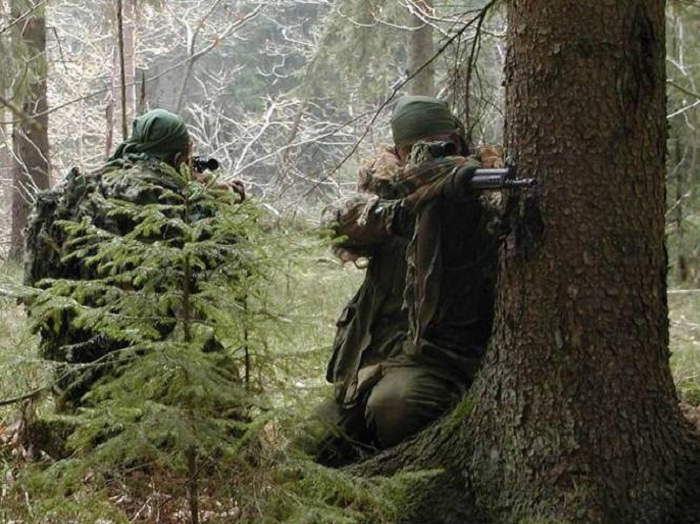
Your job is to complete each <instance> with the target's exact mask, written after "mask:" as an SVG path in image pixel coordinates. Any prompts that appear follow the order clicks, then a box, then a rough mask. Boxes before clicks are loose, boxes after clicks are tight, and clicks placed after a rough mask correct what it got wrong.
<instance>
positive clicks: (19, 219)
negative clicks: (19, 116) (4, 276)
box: [10, 2, 50, 260]
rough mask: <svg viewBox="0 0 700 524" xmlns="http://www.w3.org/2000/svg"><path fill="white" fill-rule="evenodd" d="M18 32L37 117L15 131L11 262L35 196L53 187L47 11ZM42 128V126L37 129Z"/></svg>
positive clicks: (26, 106)
mask: <svg viewBox="0 0 700 524" xmlns="http://www.w3.org/2000/svg"><path fill="white" fill-rule="evenodd" d="M22 7H23V3H22V2H14V3H13V4H12V14H13V17H14V18H15V19H16V18H17V17H19V16H21V15H22V14H23V13H24V10H23V9H22ZM13 31H14V33H13V34H14V38H15V42H16V44H17V45H16V48H19V47H20V45H21V44H24V46H26V53H28V57H29V59H28V60H27V63H29V64H31V72H30V73H29V74H30V75H31V78H32V79H33V80H32V81H31V82H30V84H29V85H28V86H27V88H26V90H25V93H24V100H23V103H22V111H23V112H24V113H25V114H27V115H31V116H33V122H32V123H30V122H27V121H22V122H20V123H18V124H15V125H14V127H13V132H12V138H13V148H14V157H15V158H14V166H13V175H12V178H13V190H12V232H11V239H10V258H12V259H15V260H20V259H21V258H22V253H23V250H24V227H25V225H26V223H27V218H28V217H29V213H30V210H31V205H32V201H33V196H34V194H35V193H36V191H37V190H39V189H46V188H48V187H49V185H50V178H49V177H50V163H49V135H48V126H49V117H48V115H47V114H46V112H47V110H48V103H47V100H46V71H47V60H46V19H45V18H44V8H43V7H40V8H38V9H36V10H35V11H34V12H33V13H32V14H31V15H29V16H27V17H26V18H25V19H24V20H23V21H22V22H21V23H19V24H17V25H16V26H15V28H14V29H13ZM37 124H38V125H37Z"/></svg>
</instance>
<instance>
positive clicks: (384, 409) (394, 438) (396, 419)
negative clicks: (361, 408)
mask: <svg viewBox="0 0 700 524" xmlns="http://www.w3.org/2000/svg"><path fill="white" fill-rule="evenodd" d="M411 415H412V413H411V406H410V400H409V399H408V398H407V394H406V392H405V391H397V390H392V389H390V388H386V387H382V386H381V382H380V383H379V384H377V385H376V386H375V387H374V388H373V389H372V392H371V394H370V396H369V398H368V399H367V406H366V408H365V419H366V420H367V425H368V426H369V427H370V428H371V429H372V430H373V432H374V433H375V435H376V438H377V440H378V441H379V443H380V444H381V446H382V447H390V446H393V445H395V444H397V443H399V442H400V441H402V440H403V439H404V438H406V437H407V436H408V435H409V434H410V433H411V431H410V426H412V425H413V424H414V422H415V421H414V420H413V417H412V416H411Z"/></svg>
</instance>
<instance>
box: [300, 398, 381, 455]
mask: <svg viewBox="0 0 700 524" xmlns="http://www.w3.org/2000/svg"><path fill="white" fill-rule="evenodd" d="M364 411H365V407H364V403H360V404H358V405H356V406H352V407H345V406H341V405H339V404H337V403H336V402H334V401H328V402H326V403H324V404H322V405H321V406H320V407H319V408H318V410H317V416H318V419H319V421H320V424H321V432H322V435H321V437H320V438H318V439H316V442H317V444H316V445H315V447H316V449H315V450H314V452H313V453H312V454H313V455H315V457H316V461H317V462H319V463H320V464H323V465H325V466H341V465H343V464H347V463H350V462H353V461H355V460H357V459H358V458H359V457H360V456H361V454H362V452H363V450H365V451H369V450H371V449H373V447H372V446H371V433H370V431H369V430H368V429H367V424H366V423H365V414H364Z"/></svg>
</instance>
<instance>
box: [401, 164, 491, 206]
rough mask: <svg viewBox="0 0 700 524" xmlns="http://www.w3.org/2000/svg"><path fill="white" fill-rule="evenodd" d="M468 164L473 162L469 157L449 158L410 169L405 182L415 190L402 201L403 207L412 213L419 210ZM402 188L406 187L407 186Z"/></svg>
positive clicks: (439, 193)
mask: <svg viewBox="0 0 700 524" xmlns="http://www.w3.org/2000/svg"><path fill="white" fill-rule="evenodd" d="M470 162H475V160H474V159H473V158H470V157H463V156H450V157H445V158H441V159H440V160H439V161H436V162H426V163H425V164H421V165H419V166H416V167H415V168H412V169H411V171H412V172H413V173H412V175H410V176H408V177H407V178H406V182H411V183H412V184H413V187H415V189H414V190H413V191H412V192H411V193H410V194H408V195H407V196H406V197H405V198H404V199H403V203H402V204H403V206H404V207H406V208H408V209H410V210H412V211H416V210H418V209H420V208H421V207H422V206H423V205H425V204H426V203H427V202H430V201H431V200H433V199H435V198H436V197H438V196H439V195H441V194H442V193H443V186H444V185H445V183H446V182H448V181H449V180H450V179H451V178H453V175H454V174H455V173H456V172H458V171H459V170H460V168H462V167H464V166H465V165H467V164H468V163H470ZM477 165H478V162H477ZM472 176H473V175H472ZM404 186H405V187H407V186H408V184H405V185H404Z"/></svg>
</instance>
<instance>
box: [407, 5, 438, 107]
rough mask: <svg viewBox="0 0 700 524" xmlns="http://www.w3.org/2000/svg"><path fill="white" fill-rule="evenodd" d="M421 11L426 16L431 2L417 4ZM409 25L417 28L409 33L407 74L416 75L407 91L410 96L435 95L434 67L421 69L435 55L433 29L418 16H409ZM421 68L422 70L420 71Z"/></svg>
mask: <svg viewBox="0 0 700 524" xmlns="http://www.w3.org/2000/svg"><path fill="white" fill-rule="evenodd" d="M417 5H418V6H419V7H420V8H421V9H422V11H423V12H424V13H425V14H426V15H428V14H430V11H431V10H432V1H431V0H425V1H419V2H417ZM411 24H412V25H413V26H414V27H419V28H420V29H416V30H415V31H412V32H411V33H410V42H409V54H408V72H409V74H411V75H412V74H414V73H415V72H416V71H419V70H420V72H418V74H417V75H416V76H415V77H414V78H413V79H411V81H410V82H409V84H408V86H409V90H410V93H411V94H412V95H425V96H434V95H435V67H434V66H433V64H432V63H430V64H428V65H427V66H425V67H423V66H424V65H425V64H426V63H427V62H428V61H430V60H431V59H432V58H433V55H434V54H435V45H434V44H433V27H432V26H431V25H430V24H427V23H425V22H424V21H423V20H422V19H421V18H420V17H419V16H418V15H415V14H412V15H411ZM421 68H423V69H421Z"/></svg>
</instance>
